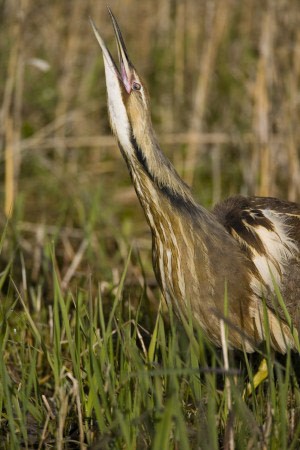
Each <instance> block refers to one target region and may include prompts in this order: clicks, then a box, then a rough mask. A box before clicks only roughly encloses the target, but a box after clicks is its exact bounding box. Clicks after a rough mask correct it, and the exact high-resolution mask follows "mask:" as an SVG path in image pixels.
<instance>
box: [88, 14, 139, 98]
mask: <svg viewBox="0 0 300 450" xmlns="http://www.w3.org/2000/svg"><path fill="white" fill-rule="evenodd" d="M108 12H109V14H110V17H111V20H112V23H113V27H114V32H115V37H116V41H117V46H118V54H119V62H120V70H119V69H118V67H117V65H116V63H115V62H114V60H113V58H112V56H111V53H110V51H109V50H108V48H107V47H106V45H105V43H104V41H103V39H102V37H101V36H100V34H99V32H98V30H97V28H96V26H95V24H94V22H93V21H92V19H90V22H91V25H92V28H93V31H94V33H95V36H96V39H97V41H98V43H99V45H100V47H101V49H102V52H103V57H104V63H106V64H107V65H108V67H109V68H110V69H111V70H113V72H114V73H115V75H117V77H118V78H119V80H120V81H121V82H122V84H123V86H124V88H125V89H126V92H127V93H128V94H130V92H131V79H132V72H133V65H132V63H131V61H130V59H129V57H128V53H127V49H126V46H125V42H124V39H123V36H122V33H121V30H120V27H119V25H118V22H117V21H116V19H115V16H114V15H113V13H112V12H111V10H110V8H108Z"/></svg>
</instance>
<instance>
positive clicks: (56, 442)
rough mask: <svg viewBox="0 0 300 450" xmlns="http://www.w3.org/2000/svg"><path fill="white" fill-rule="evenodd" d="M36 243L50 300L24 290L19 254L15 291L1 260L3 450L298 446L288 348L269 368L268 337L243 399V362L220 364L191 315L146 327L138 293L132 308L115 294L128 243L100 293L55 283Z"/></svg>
mask: <svg viewBox="0 0 300 450" xmlns="http://www.w3.org/2000/svg"><path fill="white" fill-rule="evenodd" d="M4 239H6V238H3V240H4ZM43 250H44V252H45V254H47V255H48V257H49V261H50V266H48V267H49V271H50V272H51V273H52V300H53V301H52V302H48V304H44V305H42V306H41V307H39V306H38V304H39V302H38V301H37V299H38V297H39V295H40V294H39V292H40V286H39V285H38V284H37V285H36V286H33V285H32V286H28V285H27V284H28V283H27V282H26V264H25V263H24V261H23V263H24V268H23V282H22V286H23V288H22V289H20V288H18V287H17V284H16V282H15V281H14V276H15V275H14V273H13V270H12V265H9V264H8V265H7V267H5V268H4V270H2V273H1V277H0V286H1V288H2V298H1V310H0V312H1V315H0V347H1V348H0V358H1V359H0V380H1V383H0V414H1V415H0V435H1V442H2V447H3V448H9V449H10V448H11V449H15V448H20V447H22V448H33V447H34V446H35V448H56V449H62V448H87V447H89V448H96V449H97V448H101V449H106V448H107V449H109V448H116V449H140V448H149V449H150V448H151V449H153V450H161V449H198V448H201V449H207V450H208V449H209V450H211V449H219V448H230V439H232V440H233V442H234V444H235V448H239V449H246V448H247V449H262V448H268V449H269V448H270V449H297V448H299V446H300V423H299V420H298V418H299V406H300V396H299V390H298V387H297V383H296V381H295V379H294V376H293V369H292V364H291V355H290V354H288V355H287V358H286V359H285V360H284V361H283V362H281V364H279V363H275V365H274V362H273V356H272V355H271V352H270V350H269V346H268V343H267V346H266V349H267V350H266V354H265V356H266V358H267V364H268V367H269V369H270V373H269V377H268V379H267V381H265V382H264V383H263V384H262V385H261V386H259V387H258V389H257V390H256V392H254V393H253V395H252V396H249V397H247V398H246V399H245V400H243V398H242V395H243V391H244V389H245V386H246V383H247V381H248V380H250V382H251V380H252V378H253V373H254V372H255V368H254V366H253V361H252V359H253V358H250V357H249V356H247V355H246V354H245V355H244V356H241V358H240V359H239V360H238V361H237V360H236V359H234V358H229V360H230V366H229V370H227V371H226V370H225V369H224V364H223V357H222V353H221V352H220V351H218V350H216V349H215V348H214V347H213V346H211V345H210V344H209V343H208V342H206V340H205V337H204V336H203V335H202V332H201V330H200V329H198V330H194V329H193V327H192V325H191V324H192V320H191V317H192V315H191V313H190V315H189V316H190V320H184V318H182V323H183V326H180V325H179V322H178V321H177V319H176V318H175V317H174V315H173V314H172V311H169V312H168V313H166V312H165V309H164V308H163V307H159V308H158V310H157V313H156V314H154V317H153V318H152V319H153V320H152V325H150V324H151V321H149V320H148V318H147V315H149V311H148V310H147V304H148V303H147V302H148V300H147V298H146V294H145V292H146V290H144V291H143V293H142V295H141V296H140V299H139V301H138V302H136V298H135V293H134V292H133V293H132V299H133V300H134V301H135V303H134V304H131V301H130V292H129V293H128V292H127V293H126V290H128V289H129V291H130V288H128V286H127V287H126V279H127V276H128V268H129V266H130V265H131V264H132V260H133V259H134V254H133V253H132V252H131V251H130V250H129V249H128V252H127V259H126V260H125V262H124V269H123V272H122V273H121V274H120V278H119V281H118V283H117V284H116V285H114V286H113V288H112V290H111V291H110V296H109V298H108V297H105V296H104V297H105V298H104V297H103V293H102V289H101V286H100V284H99V286H98V289H95V286H94V285H95V284H96V283H94V285H92V282H90V287H89V288H88V289H86V288H83V287H81V286H77V288H76V287H72V288H70V289H67V290H64V289H62V282H61V274H60V272H59V265H58V261H57V257H56V255H55V246H54V245H53V243H49V244H47V245H46V246H45V248H44V249H43ZM85 281H86V285H88V284H89V283H88V280H85ZM84 284H85V283H83V285H84ZM4 292H5V295H4V294H3V293H4ZM125 293H126V295H125ZM155 295H156V296H157V302H159V301H160V300H159V294H158V293H156V294H155ZM125 298H127V300H124V299H125ZM108 299H109V300H108ZM161 306H163V305H162V304H161ZM147 324H148V325H147ZM266 326H267V325H266ZM145 327H147V328H148V329H145ZM223 350H224V349H223ZM229 356H230V355H229ZM249 358H250V359H249ZM273 366H274V370H273V369H272V368H273ZM226 380H227V381H226ZM224 386H226V387H224ZM229 397H230V399H229ZM229 400H230V401H229ZM229 405H230V406H229ZM2 447H1V448H2Z"/></svg>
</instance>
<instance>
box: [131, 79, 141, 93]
mask: <svg viewBox="0 0 300 450" xmlns="http://www.w3.org/2000/svg"><path fill="white" fill-rule="evenodd" d="M141 88H142V86H141V85H140V83H137V82H136V81H134V82H133V83H132V89H133V90H134V91H140V90H141Z"/></svg>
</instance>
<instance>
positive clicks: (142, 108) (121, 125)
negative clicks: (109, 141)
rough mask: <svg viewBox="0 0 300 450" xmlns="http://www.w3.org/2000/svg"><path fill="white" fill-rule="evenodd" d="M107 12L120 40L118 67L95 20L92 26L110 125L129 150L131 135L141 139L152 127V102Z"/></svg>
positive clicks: (126, 149)
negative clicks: (101, 71)
mask: <svg viewBox="0 0 300 450" xmlns="http://www.w3.org/2000/svg"><path fill="white" fill-rule="evenodd" d="M108 11H109V14H110V17H111V20H112V23H113V27H114V32H115V37H116V41H117V47H118V54H119V65H120V67H119V68H118V67H117V65H116V63H115V62H114V60H113V58H112V56H111V53H110V51H109V50H108V48H107V47H106V45H105V43H104V41H103V39H102V38H101V36H100V34H99V32H98V30H97V28H96V26H95V25H94V23H93V22H92V21H91V25H92V28H93V30H94V33H95V36H96V38H97V41H98V43H99V45H100V47H101V49H102V53H103V60H104V67H105V78H106V87H107V95H108V110H109V116H110V122H111V127H112V130H113V132H114V134H115V135H116V137H117V138H118V140H119V142H120V144H121V146H122V147H123V149H124V150H125V151H126V152H130V149H131V147H132V145H131V139H132V135H133V136H134V138H135V139H136V140H137V141H140V139H141V140H142V139H143V135H144V133H145V129H146V128H148V127H149V126H150V127H151V119H150V113H149V101H148V95H147V93H146V89H145V86H144V83H143V81H142V80H141V78H140V76H139V75H138V74H137V72H136V69H135V67H134V66H133V64H132V62H131V60H130V58H129V56H128V52H127V49H126V46H125V42H124V39H123V37H122V34H121V31H120V27H119V25H118V23H117V21H116V19H115V17H114V15H113V13H112V12H111V10H110V9H108Z"/></svg>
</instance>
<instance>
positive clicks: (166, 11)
mask: <svg viewBox="0 0 300 450" xmlns="http://www.w3.org/2000/svg"><path fill="white" fill-rule="evenodd" d="M106 4H107V2H106V1H100V0H99V1H92V0H86V1H83V0H72V1H71V0H59V1H58V0H53V1H51V2H50V1H49V2H44V1H36V0H6V1H5V0H2V1H1V2H0V5H1V15H0V64H1V70H0V93H1V104H0V108H1V109H0V158H1V165H0V177H1V178H0V183H1V184H0V196H1V205H2V207H1V213H0V224H1V227H2V229H5V225H6V223H7V219H8V218H9V219H10V220H9V222H8V226H7V227H6V238H5V239H2V243H1V255H0V258H1V262H2V263H3V264H7V262H11V261H12V267H13V271H14V277H15V280H20V284H22V286H23V288H24V286H25V285H27V284H26V283H28V285H29V283H30V286H34V285H36V286H42V287H43V289H44V288H45V286H46V285H47V279H48V277H49V254H48V253H47V245H52V246H54V247H55V252H56V257H57V264H58V268H59V272H60V275H61V280H62V285H63V287H65V288H67V287H68V286H69V285H70V283H75V285H76V286H83V287H87V286H88V283H89V281H88V280H90V279H92V280H93V282H95V285H97V284H98V283H100V287H101V289H103V292H106V291H105V290H109V289H112V288H113V286H115V285H117V283H118V281H119V279H120V276H121V273H122V270H123V267H124V261H125V260H126V258H127V255H128V251H129V248H130V247H131V246H133V248H134V252H133V253H134V255H133V257H132V260H131V263H130V267H129V269H128V277H127V279H128V283H129V284H131V285H137V286H140V287H141V288H142V287H143V285H144V280H145V279H147V286H150V287H151V285H153V286H154V285H155V282H154V277H153V274H152V270H151V254H150V247H151V237H150V234H149V230H148V227H147V224H146V221H145V219H144V216H143V213H142V210H141V208H140V206H139V204H138V200H137V199H136V196H135V192H134V190H133V187H132V186H131V182H130V179H129V175H128V173H127V168H126V165H125V163H124V162H123V160H122V158H121V155H120V152H119V150H118V148H117V146H116V143H115V140H114V138H113V137H112V136H111V133H110V129H109V123H108V117H107V110H106V88H105V79H104V70H103V61H102V55H101V51H100V48H99V46H98V44H97V42H96V39H95V37H94V35H93V33H92V30H91V27H90V25H89V21H88V17H89V16H91V17H92V18H93V20H94V22H95V23H96V24H97V27H98V29H99V31H100V33H101V35H102V37H103V38H104V39H105V41H106V43H107V45H108V47H109V48H110V49H111V51H112V54H113V55H114V56H115V58H116V59H117V52H116V46H115V41H114V35H113V29H112V25H111V22H110V18H109V15H108V12H107V8H106ZM108 4H109V6H110V7H111V9H112V10H113V12H114V14H115V15H116V17H117V19H118V21H119V24H120V27H121V29H122V32H123V35H124V38H125V41H126V43H127V47H128V51H129V54H130V56H131V59H132V61H133V63H134V64H135V66H136V68H137V70H138V72H139V73H140V74H141V75H142V77H143V78H144V80H145V81H146V84H147V86H148V90H149V93H150V97H151V105H152V118H153V122H154V126H155V129H156V132H157V134H158V137H159V141H160V143H161V146H162V148H163V149H164V151H165V152H166V154H167V155H168V157H169V158H170V159H171V161H172V162H173V164H174V165H175V167H176V169H177V171H178V172H179V174H180V175H181V176H182V177H183V178H184V179H185V180H186V182H187V183H189V184H190V185H191V186H192V189H193V192H194V194H195V197H196V198H197V200H198V201H199V202H200V203H202V204H203V205H204V206H206V207H208V208H210V207H211V206H212V205H213V204H214V203H215V202H218V201H220V200H221V199H223V198H226V197H227V196H229V195H233V194H238V193H242V194H245V195H253V194H255V195H264V196H268V195H271V196H278V197H280V198H285V199H289V200H292V201H298V202H299V201H300V169H299V164H300V162H299V161H300V155H299V145H300V127H299V117H300V91H299V89H300V26H299V25H300V3H299V0H274V1H271V0H269V1H265V2H262V1H261V0H243V1H240V0H197V1H196V0H152V1H149V0H148V1H143V2H141V1H138V0H123V1H116V0H111V1H110V2H108ZM140 261H142V263H141V262H140ZM3 267H4V266H3ZM0 269H1V268H0ZM24 274H25V275H24ZM87 275H88V276H87ZM25 278H26V280H27V281H26V282H25ZM49 282H50V281H49ZM45 295H46V294H45ZM151 295H152V294H151V292H150V293H149V296H151Z"/></svg>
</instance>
